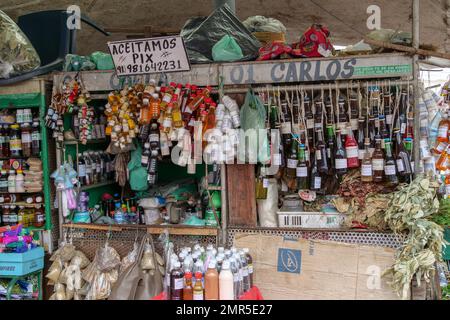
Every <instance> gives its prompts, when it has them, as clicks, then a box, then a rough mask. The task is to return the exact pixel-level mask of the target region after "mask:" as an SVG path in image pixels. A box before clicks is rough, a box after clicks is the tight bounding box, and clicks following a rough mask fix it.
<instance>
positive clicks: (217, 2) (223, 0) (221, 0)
mask: <svg viewBox="0 0 450 320" xmlns="http://www.w3.org/2000/svg"><path fill="white" fill-rule="evenodd" d="M224 4H227V5H228V6H229V7H230V9H231V12H233V13H234V14H236V1H235V0H213V8H214V10H216V9H217V8H220V7H221V6H223V5H224Z"/></svg>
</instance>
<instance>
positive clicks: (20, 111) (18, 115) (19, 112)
mask: <svg viewBox="0 0 450 320" xmlns="http://www.w3.org/2000/svg"><path fill="white" fill-rule="evenodd" d="M23 111H24V110H23V109H18V110H17V111H16V123H23V122H24V121H23V120H24V119H23V118H24V116H23Z"/></svg>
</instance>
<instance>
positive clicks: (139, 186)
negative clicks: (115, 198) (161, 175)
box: [128, 144, 148, 191]
mask: <svg viewBox="0 0 450 320" xmlns="http://www.w3.org/2000/svg"><path fill="white" fill-rule="evenodd" d="M141 156H142V148H141V146H140V145H139V144H138V146H137V147H136V150H134V151H132V152H131V159H130V162H128V171H129V172H130V187H131V190H134V191H146V190H147V189H148V183H147V170H146V169H145V168H144V167H143V166H142V165H141Z"/></svg>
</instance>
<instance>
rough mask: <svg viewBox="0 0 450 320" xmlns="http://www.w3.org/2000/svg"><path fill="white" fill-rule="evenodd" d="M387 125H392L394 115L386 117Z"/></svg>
mask: <svg viewBox="0 0 450 320" xmlns="http://www.w3.org/2000/svg"><path fill="white" fill-rule="evenodd" d="M386 124H387V125H391V124H392V114H387V115H386Z"/></svg>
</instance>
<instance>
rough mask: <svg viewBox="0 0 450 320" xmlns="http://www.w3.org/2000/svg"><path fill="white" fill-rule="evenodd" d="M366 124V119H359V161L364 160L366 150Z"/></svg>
mask: <svg viewBox="0 0 450 320" xmlns="http://www.w3.org/2000/svg"><path fill="white" fill-rule="evenodd" d="M364 124H365V120H364V118H359V119H358V159H359V160H362V159H364V152H365V149H366V147H365V134H364ZM369 142H370V139H369Z"/></svg>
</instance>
